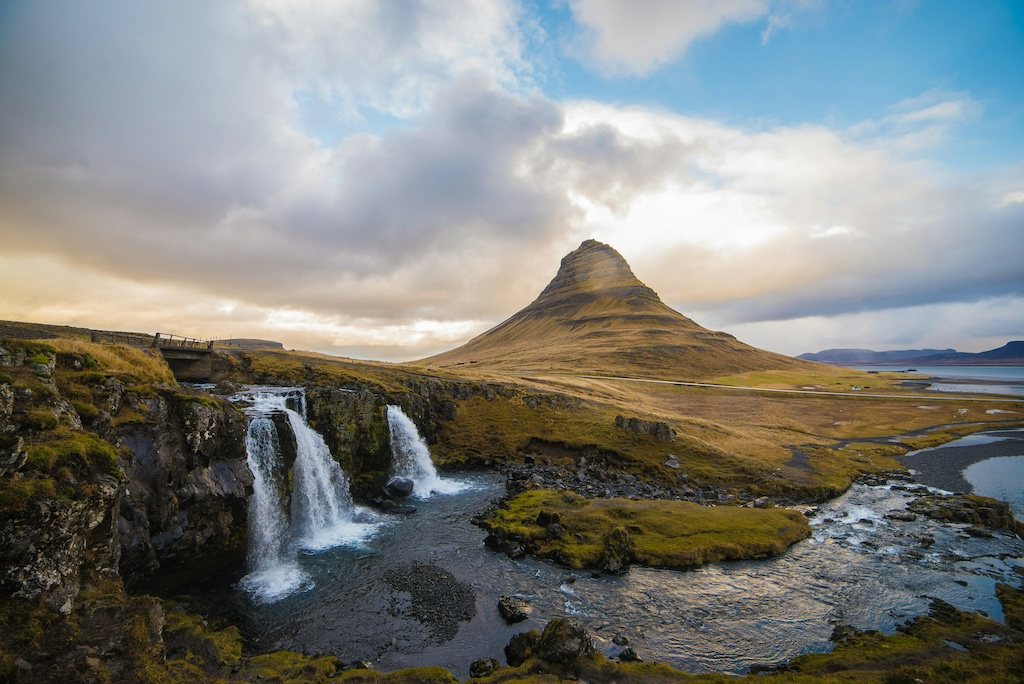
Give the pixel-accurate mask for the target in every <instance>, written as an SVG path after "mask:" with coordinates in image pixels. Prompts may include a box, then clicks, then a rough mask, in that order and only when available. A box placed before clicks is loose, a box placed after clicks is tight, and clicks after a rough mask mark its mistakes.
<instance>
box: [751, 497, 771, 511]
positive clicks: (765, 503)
mask: <svg viewBox="0 0 1024 684" xmlns="http://www.w3.org/2000/svg"><path fill="white" fill-rule="evenodd" d="M752 503H753V504H754V508H769V507H771V505H772V502H771V501H770V500H769V499H768V497H767V496H759V497H757V498H756V499H754V501H753V502H752Z"/></svg>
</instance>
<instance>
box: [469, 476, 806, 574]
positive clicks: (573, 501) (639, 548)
mask: <svg viewBox="0 0 1024 684" xmlns="http://www.w3.org/2000/svg"><path fill="white" fill-rule="evenodd" d="M552 522H554V523H557V524H558V525H560V526H561V528H562V529H563V530H564V531H563V532H562V533H560V534H557V535H552V533H551V530H550V524H551V523H552ZM484 526H485V527H487V528H488V529H490V530H494V531H498V532H500V533H502V534H503V535H505V536H506V537H507V538H509V539H515V540H519V541H522V542H524V543H525V544H526V545H527V546H528V548H531V549H532V550H533V552H534V553H535V554H536V555H537V556H540V557H544V558H552V559H555V560H558V561H559V562H562V563H564V564H566V565H568V566H569V567H572V568H593V567H599V566H600V565H601V564H602V562H603V558H602V557H605V558H607V554H608V549H609V541H610V540H614V539H615V537H616V535H619V536H621V535H622V534H623V533H622V532H621V531H619V530H624V531H625V535H626V536H627V537H628V540H629V541H628V542H627V543H629V544H631V545H632V557H633V560H634V561H635V562H637V563H640V564H643V565H649V566H653V567H663V568H690V567H695V566H698V565H702V564H704V563H710V562H714V561H722V560H741V559H748V558H765V557H768V556H772V555H776V554H779V553H782V552H783V551H785V550H786V549H787V548H789V547H790V546H791V545H793V544H794V543H796V542H797V541H799V540H801V539H804V538H806V537H807V536H808V535H810V527H809V526H808V524H807V519H806V518H805V517H804V516H803V515H802V514H800V513H799V512H797V511H791V510H787V509H782V508H771V509H757V508H740V507H736V506H713V507H707V506H700V505H697V504H694V503H690V502H686V501H665V500H647V501H644V500H639V501H633V500H630V499H584V498H583V497H581V496H578V495H576V494H572V493H570V492H556V491H552V490H544V489H535V490H531V491H527V492H524V493H522V494H520V495H518V496H516V497H514V498H512V499H510V500H509V501H507V502H505V503H504V504H503V505H502V506H501V507H500V508H499V509H498V510H497V511H495V512H494V514H493V515H492V516H491V517H489V518H487V519H486V520H485V521H484Z"/></svg>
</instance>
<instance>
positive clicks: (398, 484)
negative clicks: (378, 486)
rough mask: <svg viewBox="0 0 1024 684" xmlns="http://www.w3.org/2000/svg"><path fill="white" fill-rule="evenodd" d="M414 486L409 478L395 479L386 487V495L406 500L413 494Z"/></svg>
mask: <svg viewBox="0 0 1024 684" xmlns="http://www.w3.org/2000/svg"><path fill="white" fill-rule="evenodd" d="M413 487H414V484H413V481H412V480H410V479H409V478H407V477H395V478H392V479H391V480H389V481H388V483H387V484H386V485H385V486H384V493H385V494H387V495H388V496H391V497H394V498H396V499H399V498H405V497H407V496H409V495H411V494H412V490H413Z"/></svg>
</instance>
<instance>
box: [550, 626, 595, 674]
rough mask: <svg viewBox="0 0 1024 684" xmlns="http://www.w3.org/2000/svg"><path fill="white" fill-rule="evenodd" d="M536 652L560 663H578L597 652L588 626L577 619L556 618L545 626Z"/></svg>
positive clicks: (553, 661)
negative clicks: (588, 632)
mask: <svg viewBox="0 0 1024 684" xmlns="http://www.w3.org/2000/svg"><path fill="white" fill-rule="evenodd" d="M536 653H537V655H538V656H540V657H541V658H542V659H543V660H546V661H548V662H551V663H557V664H559V665H570V666H571V665H576V664H577V663H579V662H580V661H581V660H587V659H590V658H593V657H594V656H595V655H596V654H597V649H595V648H594V643H593V641H591V639H590V635H589V634H587V629H586V627H584V626H583V623H582V622H580V621H579V620H576V619H569V618H555V619H554V620H552V621H551V622H549V623H548V625H547V627H545V628H544V632H543V633H542V634H541V636H540V640H539V641H538V642H537V647H536Z"/></svg>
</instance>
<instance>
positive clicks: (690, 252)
mask: <svg viewBox="0 0 1024 684" xmlns="http://www.w3.org/2000/svg"><path fill="white" fill-rule="evenodd" d="M1022 64H1024V2H1020V1H1016V2H998V1H997V0H985V2H961V1H960V0H920V1H919V2H915V1H913V0H873V1H872V2H861V1H859V0H716V1H714V2H711V1H701V0H555V1H553V2H540V1H539V0H524V1H522V2H513V1H511V0H510V1H505V2H499V1H497V0H444V1H443V2H442V1H441V0H437V1H435V2H426V1H421V0H383V1H378V0H347V1H344V2H326V1H324V0H225V1H223V2H207V1H206V0H182V1H180V2H173V3H166V2H157V1H156V0H152V1H143V2H139V1H138V0H109V1H104V2H99V3H88V4H85V3H80V2H74V1H72V0H67V1H58V0H39V1H31V2H29V1H25V2H21V1H18V0H11V1H9V2H5V3H3V4H0V319H12V320H29V321H36V322H44V323H54V324H65V325H80V326H85V327H94V328H104V329H116V330H136V331H144V332H151V333H152V332H158V331H159V332H170V333H175V334H183V335H192V336H198V337H203V338H211V337H221V338H222V337H259V338H265V339H273V340H279V341H281V342H283V343H284V344H285V345H286V346H287V347H289V348H297V349H311V350H316V351H322V352H327V353H333V354H340V355H345V356H352V357H356V358H372V359H382V360H394V361H401V360H411V359H416V358H422V357H424V356H427V355H429V354H432V353H436V352H439V351H443V350H446V349H450V348H452V347H455V346H457V345H459V344H461V343H463V342H465V341H466V340H468V339H469V338H471V337H472V336H474V335H476V334H479V333H481V332H483V331H485V330H487V329H488V328H490V327H491V326H493V325H495V324H496V323H498V322H500V321H502V320H504V319H505V318H507V317H508V316H509V315H511V314H512V313H514V312H515V311H517V310H518V309H520V308H522V307H523V306H525V305H527V304H528V303H529V302H530V301H532V300H533V298H534V297H536V295H537V294H538V293H539V292H540V291H541V289H543V287H544V286H545V285H546V284H547V282H548V281H549V280H550V279H551V278H552V277H553V276H554V274H555V271H556V270H557V268H558V262H559V259H560V258H561V257H562V256H563V255H564V254H566V253H568V252H569V251H571V250H572V249H574V248H576V247H577V246H578V245H579V243H580V242H581V241H583V240H584V239H588V238H595V239H598V240H601V241H604V242H607V243H609V244H611V245H612V246H613V247H615V248H616V249H617V250H618V251H619V252H621V253H622V254H623V256H624V257H625V258H626V259H627V260H628V261H629V263H630V265H631V266H632V268H633V271H634V273H635V274H636V275H637V276H638V277H639V278H640V279H641V280H643V281H644V282H645V283H646V284H648V285H649V286H651V287H652V288H653V289H654V290H655V291H657V292H658V293H659V294H660V296H661V298H662V299H663V300H664V301H665V302H666V303H667V304H669V305H670V306H672V307H673V308H675V309H677V310H679V311H680V312H682V313H684V314H686V315H687V316H689V317H690V318H692V319H694V320H696V321H697V322H698V323H700V324H702V325H704V326H705V327H709V328H713V329H717V330H725V331H727V332H730V333H732V334H734V335H736V336H737V337H739V338H740V339H741V340H743V341H745V342H748V343H750V344H754V345H756V346H759V347H762V348H765V349H770V350H773V351H778V352H782V353H786V354H794V355H795V354H799V353H802V352H809V351H817V350H820V349H825V348H832V347H863V348H874V349H899V348H924V347H930V348H947V347H955V348H957V349H960V350H962V351H982V350H985V349H989V348H993V347H996V346H1000V345H1002V344H1004V343H1005V342H1006V341H1008V340H1011V339H1024V68H1022V67H1021V65H1022Z"/></svg>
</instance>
